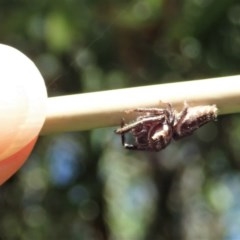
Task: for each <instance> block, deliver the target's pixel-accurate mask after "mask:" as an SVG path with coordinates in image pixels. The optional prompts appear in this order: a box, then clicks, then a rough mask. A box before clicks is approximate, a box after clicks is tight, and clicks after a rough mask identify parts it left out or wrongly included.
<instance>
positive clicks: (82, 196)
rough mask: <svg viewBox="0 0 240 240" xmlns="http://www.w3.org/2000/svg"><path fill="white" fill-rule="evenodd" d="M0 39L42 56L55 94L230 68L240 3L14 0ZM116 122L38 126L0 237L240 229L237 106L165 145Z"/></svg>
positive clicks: (231, 235) (230, 71)
mask: <svg viewBox="0 0 240 240" xmlns="http://www.w3.org/2000/svg"><path fill="white" fill-rule="evenodd" d="M0 42H1V43H5V44H8V45H11V46H14V47H16V48H17V49H19V50H20V51H22V52H23V53H25V54H26V55H27V56H29V57H30V58H31V59H32V60H33V61H34V62H35V63H36V65H37V66H38V68H39V70H40V71H41V73H42V75H43V77H44V79H45V81H46V86H47V88H48V93H49V96H57V95H66V94H71V93H82V92H92V91H99V90H107V89H117V88H125V87H131V86H143V85H150V84H156V83H167V82H177V81H183V80H184V81H185V80H193V79H201V78H209V77H219V76H228V75H234V74H239V72H240V70H239V65H240V2H239V1H233V0H212V1H209V0H182V1H181V0H179V1H178V0H165V1H164V0H162V1H161V0H134V1H126V0H125V1H124V0H118V1H117V0H102V1H96V0H85V1H84V0H82V1H81V0H53V1H47V0H25V1H24V0H19V1H17V0H5V1H0ZM217 87H218V86H216V88H217ZM199 91H204V89H199ZM159 96H161V93H159ZM122 97H124V96H122ZM143 98H144V96H143ZM83 104H84V103H83ZM2 114H4V113H2ZM96 121H97V119H96ZM113 130H114V129H113V128H106V129H96V130H92V131H85V132H75V133H63V134H57V135H49V136H44V137H40V139H39V141H38V143H37V144H36V146H35V149H34V151H33V152H32V154H31V157H30V158H29V159H28V161H27V163H26V164H25V165H24V167H23V168H22V169H21V170H20V171H19V172H18V173H17V174H16V175H15V176H14V177H12V178H11V179H10V180H9V181H8V182H7V183H6V184H4V185H3V186H2V187H1V189H0V216H1V217H0V239H7V240H8V239H21V240H25V239H31V240H32V239H34V240H39V239H73V240H75V239H80V240H81V239H83V240H85V239H86V240H92V239H100V240H102V239H109V240H141V239H143V240H144V239H146V240H147V239H159V240H168V239H173V240H175V239H178V240H181V239H183V240H193V239H194V240H195V239H199V240H200V239H201V240H208V239H209V240H212V239H218V240H219V239H228V240H237V239H240V201H239V199H240V173H239V170H240V146H239V143H240V119H239V116H238V115H237V114H234V115H231V116H230V115H228V116H220V117H219V119H218V122H216V123H211V124H208V125H206V126H205V127H203V128H202V129H200V130H199V131H198V132H197V133H196V134H194V135H193V136H191V137H189V138H187V139H184V140H182V141H179V142H173V143H172V144H171V145H170V146H169V147H168V148H167V149H165V150H163V151H162V152H159V153H148V152H146V153H145V152H131V151H127V150H125V149H123V148H122V146H121V143H120V139H119V137H118V136H116V135H114V133H113Z"/></svg>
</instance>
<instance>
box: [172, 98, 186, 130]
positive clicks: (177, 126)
mask: <svg viewBox="0 0 240 240" xmlns="http://www.w3.org/2000/svg"><path fill="white" fill-rule="evenodd" d="M187 112H188V105H187V104H186V103H185V104H184V108H183V110H182V111H181V112H180V113H179V116H178V117H177V118H175V120H174V121H175V122H174V125H173V128H174V132H176V133H177V134H179V132H180V127H181V125H182V122H183V119H184V118H185V116H186V115H187Z"/></svg>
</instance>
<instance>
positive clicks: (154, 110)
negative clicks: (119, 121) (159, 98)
mask: <svg viewBox="0 0 240 240" xmlns="http://www.w3.org/2000/svg"><path fill="white" fill-rule="evenodd" d="M126 112H127V113H131V112H138V113H146V114H153V115H161V114H164V113H165V112H166V110H165V109H163V108H135V109H131V110H127V111H126Z"/></svg>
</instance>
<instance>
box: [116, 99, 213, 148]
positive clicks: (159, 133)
mask: <svg viewBox="0 0 240 240" xmlns="http://www.w3.org/2000/svg"><path fill="white" fill-rule="evenodd" d="M126 112H127V113H129V112H135V113H138V114H140V115H139V116H138V117H137V118H136V120H135V121H133V122H132V123H129V124H125V121H124V119H122V122H121V128H119V129H117V130H116V131H115V133H117V134H121V139H122V145H123V146H124V147H125V148H127V149H131V150H143V151H160V150H162V149H164V148H165V147H167V146H168V144H169V143H170V142H171V140H172V139H174V140H178V139H181V138H184V137H186V136H188V135H191V134H192V133H193V132H194V131H195V130H197V129H198V128H199V127H201V126H203V125H204V124H206V123H208V122H210V121H213V120H216V118H217V107H216V105H206V106H195V107H189V106H188V104H187V103H185V104H184V108H183V110H182V111H181V112H177V111H176V110H174V109H173V108H172V105H171V104H170V103H168V104H167V107H166V108H136V109H133V110H128V111H126ZM128 132H130V133H132V136H133V137H134V138H135V144H129V143H126V142H125V134H126V133H128Z"/></svg>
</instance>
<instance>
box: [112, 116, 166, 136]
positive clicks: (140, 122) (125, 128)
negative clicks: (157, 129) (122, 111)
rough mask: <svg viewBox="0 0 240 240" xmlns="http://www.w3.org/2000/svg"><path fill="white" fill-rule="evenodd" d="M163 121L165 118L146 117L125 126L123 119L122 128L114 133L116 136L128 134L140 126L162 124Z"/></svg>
mask: <svg viewBox="0 0 240 240" xmlns="http://www.w3.org/2000/svg"><path fill="white" fill-rule="evenodd" d="M163 120H164V116H148V117H146V116H145V117H143V118H140V119H139V120H137V121H135V122H132V123H129V124H125V122H124V119H123V118H122V122H121V128H118V129H117V130H115V131H114V132H115V133H116V134H122V133H127V132H129V131H131V130H132V129H133V128H135V127H137V126H138V125H143V124H148V123H153V122H159V121H160V122H161V121H163Z"/></svg>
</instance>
